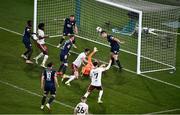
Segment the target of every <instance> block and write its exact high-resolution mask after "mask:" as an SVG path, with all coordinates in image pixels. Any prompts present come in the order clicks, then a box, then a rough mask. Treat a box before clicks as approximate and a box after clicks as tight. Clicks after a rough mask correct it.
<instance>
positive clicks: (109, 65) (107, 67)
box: [104, 59, 112, 71]
mask: <svg viewBox="0 0 180 115" xmlns="http://www.w3.org/2000/svg"><path fill="white" fill-rule="evenodd" d="M111 63H112V60H111V59H110V60H109V64H108V66H106V67H105V68H104V71H106V70H108V69H110V67H111Z"/></svg>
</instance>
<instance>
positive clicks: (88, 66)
mask: <svg viewBox="0 0 180 115" xmlns="http://www.w3.org/2000/svg"><path fill="white" fill-rule="evenodd" d="M97 51H98V50H97V48H96V47H94V50H93V52H91V53H90V54H89V56H88V63H87V64H86V65H85V66H84V67H82V71H81V72H82V75H83V76H89V74H90V71H91V69H92V68H93V63H92V56H93V55H94V54H95V53H96V52H97Z"/></svg>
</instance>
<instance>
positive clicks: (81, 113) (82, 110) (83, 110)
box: [75, 102, 88, 115]
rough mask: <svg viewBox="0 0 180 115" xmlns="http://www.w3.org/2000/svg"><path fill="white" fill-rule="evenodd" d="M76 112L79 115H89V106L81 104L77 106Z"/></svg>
mask: <svg viewBox="0 0 180 115" xmlns="http://www.w3.org/2000/svg"><path fill="white" fill-rule="evenodd" d="M75 111H76V113H77V115H86V114H88V105H87V104H86V103H83V102H80V103H78V104H77V105H76V107H75Z"/></svg>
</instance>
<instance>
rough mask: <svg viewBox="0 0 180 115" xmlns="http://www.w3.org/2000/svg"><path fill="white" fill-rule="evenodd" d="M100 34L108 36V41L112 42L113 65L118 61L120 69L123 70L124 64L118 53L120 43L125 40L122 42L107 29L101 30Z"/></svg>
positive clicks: (104, 36)
mask: <svg viewBox="0 0 180 115" xmlns="http://www.w3.org/2000/svg"><path fill="white" fill-rule="evenodd" d="M100 35H101V37H103V38H106V39H107V41H108V42H109V43H110V46H111V60H112V65H114V63H115V62H116V63H117V65H118V67H119V70H122V66H121V63H120V61H119V58H118V53H119V50H120V45H119V44H120V43H124V42H121V41H120V40H119V39H117V38H115V37H113V36H112V35H109V34H108V33H107V32H106V31H101V33H100Z"/></svg>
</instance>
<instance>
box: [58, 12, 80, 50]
mask: <svg viewBox="0 0 180 115" xmlns="http://www.w3.org/2000/svg"><path fill="white" fill-rule="evenodd" d="M74 33H75V34H78V28H77V26H76V20H75V17H74V15H70V17H69V18H66V19H65V20H64V29H63V36H62V38H61V40H60V43H59V44H58V45H57V47H58V48H59V47H60V46H61V44H62V43H63V41H64V40H65V38H66V37H67V36H69V35H72V34H74Z"/></svg>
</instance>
